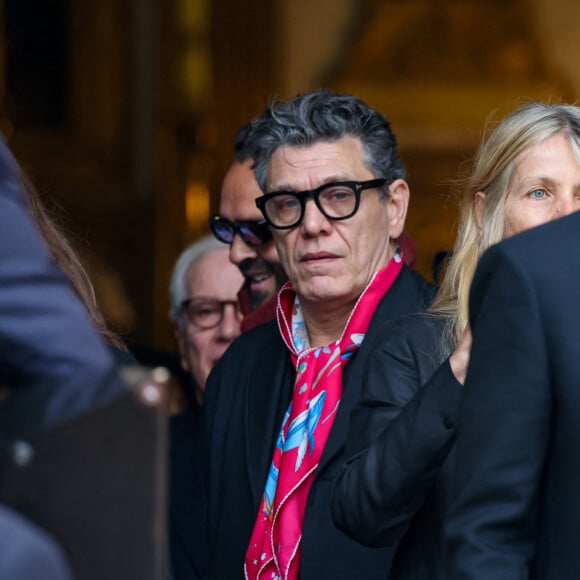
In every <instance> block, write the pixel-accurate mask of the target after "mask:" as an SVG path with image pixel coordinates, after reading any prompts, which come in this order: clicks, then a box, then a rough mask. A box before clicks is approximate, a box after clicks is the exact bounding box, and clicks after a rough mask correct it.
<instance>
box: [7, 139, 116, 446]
mask: <svg viewBox="0 0 580 580" xmlns="http://www.w3.org/2000/svg"><path fill="white" fill-rule="evenodd" d="M17 171H19V170H18V169H17V168H16V165H15V162H14V160H13V158H12V156H11V155H10V153H9V151H8V149H7V148H6V146H5V144H4V143H3V142H2V140H1V139H0V386H8V387H10V388H11V389H12V394H11V395H10V396H8V397H7V398H5V399H2V400H0V436H2V435H5V436H17V435H22V434H27V433H30V432H31V431H33V430H38V429H41V428H43V427H48V426H51V425H54V424H55V423H56V422H59V421H64V420H66V419H69V418H71V417H73V416H75V415H76V414H78V413H80V412H82V411H85V410H87V409H89V408H91V407H93V406H95V405H97V404H105V403H106V402H107V401H109V400H110V399H111V398H112V397H114V396H116V395H117V394H119V392H120V391H121V390H122V389H123V388H124V387H123V385H122V383H121V382H120V381H119V380H118V378H117V375H116V371H115V363H114V360H113V357H112V356H111V354H110V353H109V351H108V349H107V348H106V346H105V345H104V343H103V341H102V340H101V338H100V337H99V335H98V333H97V332H96V330H95V329H94V327H93V326H92V324H91V323H90V321H89V318H88V315H87V312H86V310H85V308H84V307H83V305H82V304H81V303H80V302H79V301H78V299H77V298H76V297H75V296H74V294H73V292H72V290H71V287H70V284H69V283H68V280H67V279H66V278H65V276H64V274H63V273H62V272H61V271H60V270H59V269H58V268H57V267H56V266H55V265H54V263H53V262H52V260H51V258H50V257H49V255H48V252H47V250H46V247H45V245H44V243H43V241H42V240H41V238H40V236H39V234H38V232H37V230H36V228H35V226H34V224H33V223H32V220H31V219H30V216H29V214H28V209H27V202H26V199H25V197H24V192H23V191H22V188H21V187H20V184H19V182H18V179H17V177H16V175H17Z"/></svg>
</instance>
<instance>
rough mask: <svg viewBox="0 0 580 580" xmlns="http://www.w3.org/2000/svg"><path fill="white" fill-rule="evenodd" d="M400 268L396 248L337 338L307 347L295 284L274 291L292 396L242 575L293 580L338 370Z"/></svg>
mask: <svg viewBox="0 0 580 580" xmlns="http://www.w3.org/2000/svg"><path fill="white" fill-rule="evenodd" d="M402 267H403V263H402V259H401V255H400V253H398V252H397V253H396V254H395V257H394V258H393V259H392V260H391V261H390V262H389V264H388V265H387V266H386V267H385V268H384V269H383V270H381V271H380V272H378V273H376V274H375V275H374V276H373V277H372V279H371V281H370V282H369V284H368V285H367V287H366V288H365V290H364V291H363V293H362V294H361V296H360V297H359V299H358V301H357V303H356V305H355V307H354V308H353V310H352V312H351V314H350V317H349V319H348V321H347V323H346V326H345V329H344V331H343V334H342V336H341V337H340V339H339V340H337V341H336V342H334V343H331V344H329V345H328V346H325V347H320V348H310V343H309V340H308V334H307V331H306V327H305V325H304V319H303V318H302V312H301V309H300V303H299V302H298V298H297V297H296V293H295V292H294V290H293V289H292V286H291V285H290V284H289V283H288V284H286V285H285V286H284V287H283V288H282V290H281V291H280V294H279V301H278V309H277V318H278V326H279V328H280V332H281V334H282V338H283V339H284V341H285V343H286V345H287V346H288V349H289V350H290V356H291V358H292V362H293V363H294V366H295V369H296V381H295V383H294V391H293V395H292V401H291V403H290V406H289V407H288V411H287V412H286V415H285V417H284V421H283V422H282V428H281V429H280V434H279V435H278V440H277V442H276V449H275V450H274V457H273V459H272V465H271V467H270V472H269V474H268V479H267V481H266V487H265V490H264V495H263V497H262V501H261V504H260V509H259V511H258V516H257V519H256V523H255V524H254V531H253V532H252V537H251V540H250V545H249V547H248V551H247V553H246V561H245V565H244V572H245V575H246V579H249V580H258V579H266V578H267V579H268V580H273V579H277V580H280V579H282V580H291V579H292V580H294V579H296V578H298V571H299V567H300V540H301V537H302V523H303V521H304V512H305V509H306V501H307V499H308V493H309V491H310V487H311V485H312V481H313V479H314V473H315V471H316V468H317V467H318V463H319V462H320V457H321V455H322V451H323V450H324V446H325V445H326V441H327V439H328V435H329V433H330V430H331V428H332V424H333V421H334V418H335V416H336V412H337V409H338V405H339V403H340V400H341V397H342V369H343V366H344V365H345V364H346V363H347V362H348V360H349V358H350V357H351V356H352V354H354V352H355V351H356V350H357V349H358V348H359V346H360V344H361V342H362V340H363V338H364V336H365V333H366V331H367V328H368V325H369V323H370V321H371V319H372V317H373V315H374V313H375V310H376V308H377V306H378V304H379V302H380V300H381V298H382V297H383V296H384V295H385V294H386V292H387V290H388V289H389V288H390V286H391V285H392V283H393V282H394V281H395V279H396V278H397V276H398V274H399V272H400V271H401V269H402Z"/></svg>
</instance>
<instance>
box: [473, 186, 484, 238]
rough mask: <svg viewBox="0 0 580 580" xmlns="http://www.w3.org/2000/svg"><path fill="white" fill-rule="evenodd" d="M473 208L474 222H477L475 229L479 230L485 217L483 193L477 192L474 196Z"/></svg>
mask: <svg viewBox="0 0 580 580" xmlns="http://www.w3.org/2000/svg"><path fill="white" fill-rule="evenodd" d="M473 206H474V209H475V221H476V222H477V227H478V228H479V229H481V228H483V216H484V215H485V193H484V192H483V191H478V192H477V193H476V194H475V199H474V203H473Z"/></svg>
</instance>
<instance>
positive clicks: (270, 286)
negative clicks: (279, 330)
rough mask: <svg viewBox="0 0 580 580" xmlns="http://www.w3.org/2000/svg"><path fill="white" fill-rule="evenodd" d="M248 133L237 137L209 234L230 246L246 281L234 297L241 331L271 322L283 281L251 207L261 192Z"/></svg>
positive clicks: (266, 229) (243, 131)
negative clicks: (238, 311) (250, 152)
mask: <svg viewBox="0 0 580 580" xmlns="http://www.w3.org/2000/svg"><path fill="white" fill-rule="evenodd" d="M248 132H249V125H246V126H244V127H242V128H241V129H240V130H239V131H238V133H237V135H236V138H235V142H234V153H235V160H234V162H233V163H232V165H231V166H230V168H229V169H228V171H227V173H226V175H225V177H224V180H223V184H222V190H221V197H220V211H219V215H216V216H213V217H212V218H210V220H209V226H210V229H211V231H212V233H213V234H214V236H215V237H216V238H217V239H218V240H220V241H221V242H223V243H226V244H229V246H230V260H231V262H233V263H234V264H235V265H236V266H237V267H238V268H239V269H240V272H241V273H242V275H243V276H244V284H243V286H242V288H241V289H240V292H239V294H238V299H239V301H240V306H241V308H242V313H243V314H244V320H243V322H242V330H243V331H245V330H249V329H250V328H252V327H253V326H255V325H257V324H259V323H261V322H265V321H267V320H271V319H272V318H273V317H274V311H275V294H276V292H277V291H278V289H279V288H280V286H282V284H283V283H284V282H285V281H286V279H287V278H286V274H285V273H284V270H283V269H282V267H281V266H280V260H279V258H278V253H277V251H276V246H275V245H274V242H273V241H272V234H271V231H270V227H269V226H268V224H267V223H266V220H265V219H264V218H263V216H262V215H261V213H260V211H259V210H258V208H257V207H256V205H255V199H256V197H258V196H259V195H261V193H262V192H261V191H260V188H259V187H258V184H257V183H256V178H255V177H254V172H253V171H252V160H251V158H250V156H249V153H248V152H247V150H246V147H245V140H246V137H247V135H248Z"/></svg>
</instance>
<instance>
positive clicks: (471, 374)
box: [445, 107, 580, 580]
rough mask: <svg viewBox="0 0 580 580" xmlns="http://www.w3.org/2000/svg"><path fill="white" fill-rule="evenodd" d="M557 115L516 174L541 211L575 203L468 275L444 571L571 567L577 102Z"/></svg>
mask: <svg viewBox="0 0 580 580" xmlns="http://www.w3.org/2000/svg"><path fill="white" fill-rule="evenodd" d="M561 115H562V116H564V115H565V113H564V111H562V113H561ZM568 115H569V117H570V123H569V125H568V127H567V129H566V130H564V131H562V132H560V133H559V134H557V135H556V136H555V137H549V138H548V139H547V140H546V142H545V147H544V148H543V152H540V150H539V149H538V147H536V151H533V150H532V151H530V153H529V154H528V157H527V160H526V162H527V163H529V164H530V166H531V167H533V168H534V169H535V171H534V174H535V175H536V179H535V180H534V182H533V183H532V182H528V183H527V185H528V186H529V187H531V188H532V190H531V191H533V197H534V198H535V199H536V203H538V204H539V205H541V206H545V215H550V214H551V215H552V216H554V217H559V216H564V215H565V214H566V213H570V212H571V211H572V210H576V211H575V213H573V215H570V216H568V217H564V218H563V219H558V220H556V221H554V222H553V223H550V224H547V225H544V226H541V227H538V228H535V229H533V230H531V231H529V232H524V233H522V234H520V235H518V236H514V237H513V238H512V239H510V240H506V241H505V242H503V243H501V244H499V245H498V246H497V247H495V248H493V249H491V250H490V251H489V252H488V253H487V254H486V255H485V256H484V257H483V258H482V260H481V265H480V266H479V268H478V270H477V273H476V276H475V279H474V282H473V288H472V291H471V297H470V321H471V328H472V333H473V346H472V350H471V360H470V364H469V369H468V372H467V378H466V381H465V392H464V394H463V398H462V402H461V408H460V413H459V424H458V427H457V444H456V447H457V449H456V465H455V472H454V474H453V486H452V488H451V493H452V496H451V508H450V513H449V518H448V522H447V525H446V539H447V547H448V560H449V562H448V566H447V574H446V576H445V578H446V579H449V580H468V579H469V580H479V579H480V580H487V579H489V578H493V579H494V580H512V579H515V578H529V579H530V580H576V579H577V578H580V559H579V558H578V538H580V500H579V497H580V496H579V494H578V490H579V489H580V461H579V459H578V451H579V449H580V389H579V387H580V307H579V305H580V213H579V212H578V211H577V210H578V209H580V109H578V108H576V107H574V108H570V111H569V112H568ZM522 185H523V184H522ZM541 221H546V220H536V223H541Z"/></svg>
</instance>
